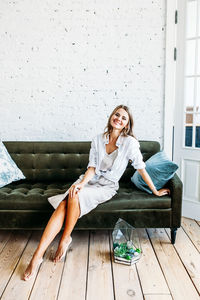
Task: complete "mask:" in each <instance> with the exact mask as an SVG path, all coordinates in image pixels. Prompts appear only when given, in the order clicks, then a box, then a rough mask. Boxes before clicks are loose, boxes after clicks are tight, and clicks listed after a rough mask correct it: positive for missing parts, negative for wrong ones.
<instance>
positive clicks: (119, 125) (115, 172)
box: [24, 105, 170, 280]
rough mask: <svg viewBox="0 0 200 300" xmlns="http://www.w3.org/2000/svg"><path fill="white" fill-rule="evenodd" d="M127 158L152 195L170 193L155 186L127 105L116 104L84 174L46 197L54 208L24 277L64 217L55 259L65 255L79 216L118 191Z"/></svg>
mask: <svg viewBox="0 0 200 300" xmlns="http://www.w3.org/2000/svg"><path fill="white" fill-rule="evenodd" d="M129 160H131V161H132V165H133V167H134V168H135V169H137V170H138V172H139V173H140V175H141V176H142V178H143V179H144V181H145V182H146V183H147V185H148V186H149V188H150V189H151V190H152V192H153V193H154V194H155V195H157V196H163V195H166V194H169V193H170V190H169V189H161V190H159V191H157V190H156V188H155V186H154V184H153V182H152V180H151V178H150V177H149V175H148V173H147V172H146V170H145V163H144V162H143V158H142V155H141V152H140V145H139V142H138V141H137V139H136V138H135V137H134V135H133V118H132V115H131V113H130V111H129V109H128V107H127V106H124V105H119V106H117V107H116V108H115V109H114V111H113V112H112V113H111V115H110V117H109V120H108V124H107V127H106V131H105V132H104V133H103V134H99V135H97V136H96V137H95V138H94V139H93V140H92V143H91V149H90V154H89V164H88V166H87V171H86V172H85V174H83V175H81V176H80V177H79V179H78V180H77V181H76V182H75V183H74V184H73V185H72V186H71V187H70V188H69V190H67V191H66V193H65V194H62V195H56V196H53V197H50V198H49V199H48V200H49V202H50V203H51V204H52V205H53V207H54V208H55V211H54V213H53V214H52V216H51V218H50V220H49V222H48V224H47V226H46V228H45V230H44V233H43V235H42V238H41V240H40V243H39V245H38V247H37V249H36V251H35V253H34V255H33V258H32V260H31V262H30V263H29V266H28V267H27V269H26V271H25V273H24V280H29V279H30V278H31V277H33V275H34V273H35V271H36V269H37V268H38V266H39V265H40V264H41V263H42V260H43V259H42V258H43V255H44V253H45V251H46V249H47V247H48V246H49V244H50V243H51V242H52V240H53V239H54V238H55V236H56V235H57V234H58V232H59V231H60V230H61V228H62V226H63V223H64V220H65V219H66V221H65V226H64V231H63V234H62V237H61V239H60V242H59V246H58V249H57V251H56V254H55V258H54V262H58V261H60V260H61V259H62V258H63V257H64V256H65V254H66V252H67V250H68V248H69V245H70V244H71V242H72V238H71V232H72V230H73V228H74V226H75V224H76V222H77V220H78V218H81V217H82V216H83V215H85V214H87V213H89V212H90V211H91V210H92V209H94V208H95V207H96V206H97V205H98V204H100V203H103V202H105V201H108V200H109V199H111V198H112V197H113V196H114V195H115V194H116V193H117V190H118V188H119V185H118V181H119V179H120V178H121V176H122V174H123V173H124V171H125V169H126V167H127V164H128V162H129Z"/></svg>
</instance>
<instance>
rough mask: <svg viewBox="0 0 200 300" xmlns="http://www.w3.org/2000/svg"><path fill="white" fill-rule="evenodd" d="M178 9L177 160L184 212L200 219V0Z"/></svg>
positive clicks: (182, 0) (184, 0) (188, 0)
mask: <svg viewBox="0 0 200 300" xmlns="http://www.w3.org/2000/svg"><path fill="white" fill-rule="evenodd" d="M177 11H178V22H177V61H176V62H177V64H176V85H175V86H176V87H175V89H176V92H175V117H174V161H175V162H177V164H178V165H179V176H180V178H181V180H182V182H183V209H182V215H183V216H186V217H189V218H194V219H196V220H200V0H178V2H177Z"/></svg>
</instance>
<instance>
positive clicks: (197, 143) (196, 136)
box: [195, 114, 200, 148]
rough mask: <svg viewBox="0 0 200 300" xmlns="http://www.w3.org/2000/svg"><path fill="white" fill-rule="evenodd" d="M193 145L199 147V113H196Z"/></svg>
mask: <svg viewBox="0 0 200 300" xmlns="http://www.w3.org/2000/svg"><path fill="white" fill-rule="evenodd" d="M195 147H198V148H200V114H197V115H196V131H195Z"/></svg>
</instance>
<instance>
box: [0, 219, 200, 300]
mask: <svg viewBox="0 0 200 300" xmlns="http://www.w3.org/2000/svg"><path fill="white" fill-rule="evenodd" d="M137 231H138V234H139V236H140V241H141V245H142V250H143V255H142V258H141V259H140V260H139V262H138V263H137V264H135V265H133V266H131V267H129V266H126V265H121V264H117V263H114V262H113V257H112V248H111V246H112V243H111V231H74V232H73V235H72V236H73V243H72V246H71V249H70V250H69V252H68V253H67V255H66V258H65V260H64V261H62V262H59V263H57V264H56V263H53V262H52V257H53V255H54V253H55V251H56V249H57V246H58V242H59V238H60V235H58V236H57V237H56V239H55V240H54V241H53V242H52V244H51V245H50V246H49V248H48V249H47V251H46V253H45V256H44V261H43V263H42V265H41V266H40V268H39V270H38V272H37V274H35V276H34V278H32V279H31V280H30V281H28V282H25V281H23V280H21V276H22V274H23V272H24V270H25V269H26V266H27V264H28V262H29V261H30V259H31V256H32V254H33V253H34V251H35V249H36V247H37V244H38V241H39V239H40V237H41V234H42V232H41V231H20V230H19V231H3V230H0V299H4V300H18V299H20V300H23V299H24V300H27V299H34V300H35V299H39V300H40V299H42V300H43V299H45V300H46V299H48V300H50V299H57V300H61V299H65V300H67V299H70V300H71V299H73V300H82V299H83V300H94V299H95V300H98V299H99V300H102V299H104V300H122V299H123V300H126V299H127V300H128V299H136V300H140V299H145V300H172V299H174V300H179V299H180V300H188V299H191V300H196V299H198V300H199V299H200V222H197V221H195V220H191V219H187V218H182V226H181V228H179V229H178V231H177V237H176V244H175V245H172V244H171V243H170V238H169V237H170V230H169V229H164V228H159V229H151V228H149V229H137Z"/></svg>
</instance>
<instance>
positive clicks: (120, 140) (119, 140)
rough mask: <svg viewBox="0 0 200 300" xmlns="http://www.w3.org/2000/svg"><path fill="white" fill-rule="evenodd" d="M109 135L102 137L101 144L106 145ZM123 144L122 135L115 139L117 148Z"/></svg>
mask: <svg viewBox="0 0 200 300" xmlns="http://www.w3.org/2000/svg"><path fill="white" fill-rule="evenodd" d="M109 136H110V135H109V134H108V135H107V137H106V136H105V135H104V136H103V143H104V145H106V144H108V143H109ZM122 142H123V136H122V133H121V134H120V135H119V137H118V138H117V140H116V146H117V147H119V146H120V145H121V144H122Z"/></svg>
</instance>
